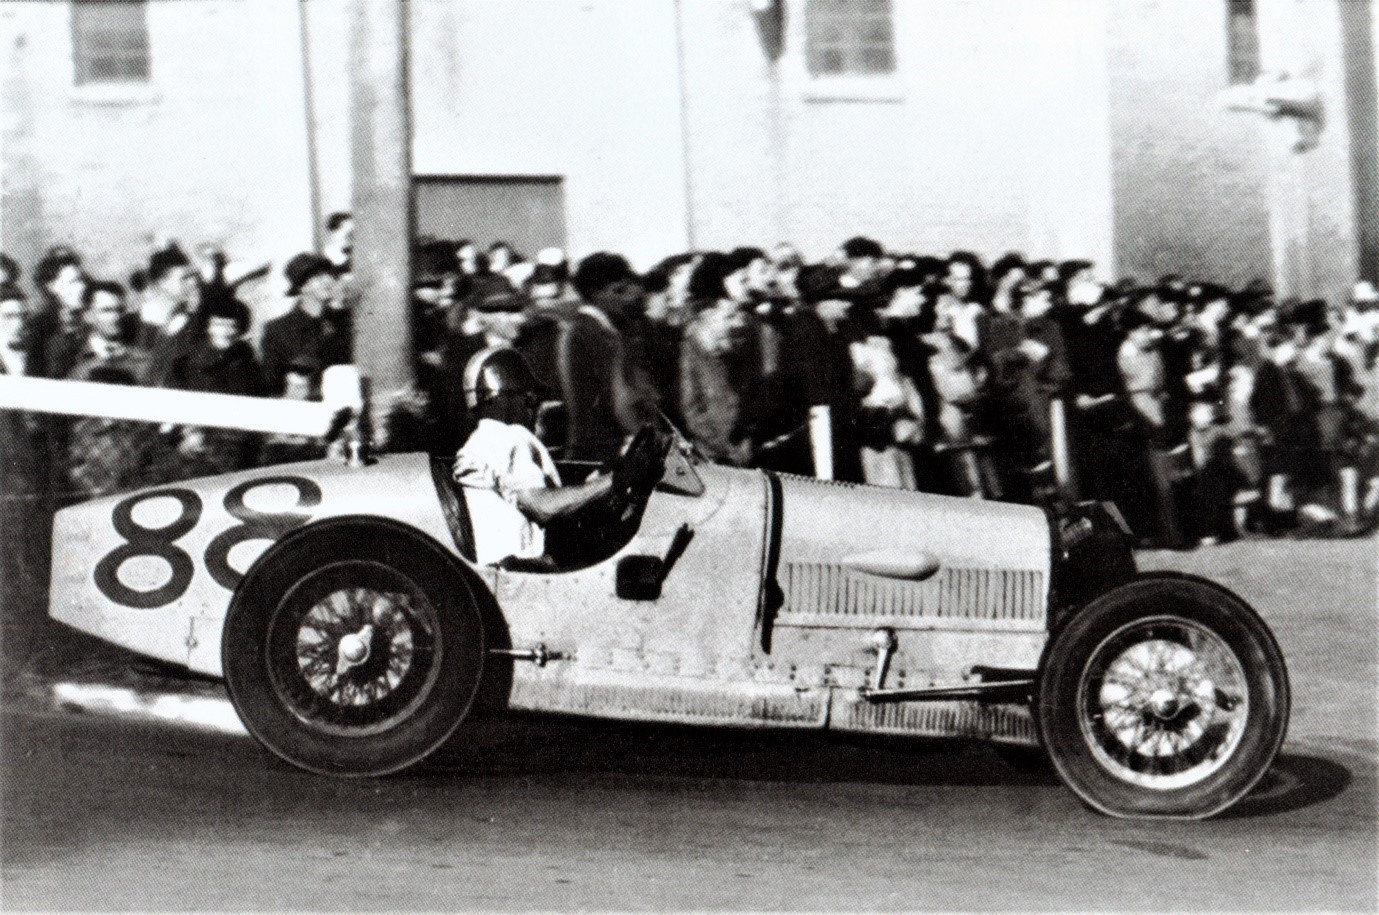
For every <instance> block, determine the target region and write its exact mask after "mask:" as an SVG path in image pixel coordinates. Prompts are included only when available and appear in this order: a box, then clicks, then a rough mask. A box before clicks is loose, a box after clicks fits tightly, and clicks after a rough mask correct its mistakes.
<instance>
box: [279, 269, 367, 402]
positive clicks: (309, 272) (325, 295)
mask: <svg viewBox="0 0 1379 915" xmlns="http://www.w3.org/2000/svg"><path fill="white" fill-rule="evenodd" d="M283 273H284V275H286V277H287V294H288V295H289V296H292V297H295V298H296V300H297V301H296V302H295V304H294V305H293V307H292V310H291V311H289V312H288V313H287V314H285V315H283V316H282V317H280V318H275V319H274V320H272V321H269V322H268V323H267V324H266V325H265V326H264V328H263V337H262V339H261V341H260V344H259V352H260V353H261V354H262V361H263V377H264V382H265V384H266V386H267V390H268V393H270V394H272V395H273V396H278V395H280V394H281V393H282V387H283V372H284V371H285V370H286V368H287V366H288V365H290V364H292V363H293V362H297V361H302V360H308V361H310V362H312V363H314V364H315V365H316V366H317V367H318V369H322V370H323V369H325V368H327V367H329V366H332V365H339V364H341V363H346V362H349V360H350V340H349V337H348V333H347V332H345V331H342V329H341V328H339V327H338V326H336V322H335V321H333V320H332V317H333V315H330V314H327V312H328V310H329V309H330V308H331V305H332V303H333V302H334V299H335V296H336V294H337V292H338V290H337V280H336V277H335V273H334V267H333V265H332V264H331V262H330V261H328V260H326V259H325V258H324V257H322V256H321V255H319V254H298V255H297V256H296V257H294V258H292V260H290V261H288V262H287V267H286V268H285V269H284V270H283Z"/></svg>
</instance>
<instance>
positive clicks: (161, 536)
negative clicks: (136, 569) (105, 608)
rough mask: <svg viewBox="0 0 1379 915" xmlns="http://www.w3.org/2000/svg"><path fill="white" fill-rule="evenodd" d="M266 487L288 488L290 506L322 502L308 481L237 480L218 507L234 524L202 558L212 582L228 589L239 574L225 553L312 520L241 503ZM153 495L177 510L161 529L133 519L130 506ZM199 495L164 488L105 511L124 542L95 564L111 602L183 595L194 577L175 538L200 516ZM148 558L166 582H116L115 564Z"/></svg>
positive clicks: (162, 602) (155, 601)
mask: <svg viewBox="0 0 1379 915" xmlns="http://www.w3.org/2000/svg"><path fill="white" fill-rule="evenodd" d="M266 486H290V487H292V488H293V490H295V492H296V496H297V500H296V503H295V504H294V505H293V506H292V508H294V509H303V508H314V507H315V506H318V505H320V504H321V487H319V486H317V485H316V484H315V483H314V482H312V481H311V480H308V479H305V478H303V477H295V476H271V477H260V478H258V479H255V480H249V481H247V482H245V483H240V484H239V485H238V486H235V487H233V488H232V489H230V490H229V491H228V492H226V493H225V499H224V501H223V503H222V504H223V505H224V507H225V511H226V512H227V513H228V514H229V515H230V517H232V518H234V519H236V520H237V521H239V522H240V523H239V524H236V525H233V526H232V527H229V528H226V529H225V530H223V531H221V532H220V533H219V534H217V535H216V536H215V537H214V538H212V540H211V542H210V543H209V544H207V546H206V552H205V554H204V555H203V556H202V562H203V564H204V565H205V566H206V571H207V572H208V573H209V574H210V576H211V579H212V580H213V581H215V583H216V584H218V585H220V586H221V587H222V588H225V589H226V590H230V591H233V590H234V589H235V588H236V587H237V586H238V585H239V582H240V580H241V579H242V578H243V577H244V576H243V575H242V574H241V573H240V572H238V571H236V570H235V569H234V567H232V566H231V565H230V551H231V550H232V549H234V548H235V547H236V546H238V545H240V544H241V543H245V542H246V541H249V540H278V539H279V538H281V537H282V536H283V535H284V534H286V533H287V532H288V531H291V530H293V529H294V528H297V527H300V526H302V525H303V524H305V523H306V522H308V521H310V520H311V515H309V514H307V513H304V512H300V511H283V512H262V511H258V510H257V509H254V508H250V507H249V506H248V505H247V504H246V498H247V497H248V495H249V493H251V492H253V491H254V490H256V489H260V488H263V487H266ZM154 499H173V500H175V501H176V502H177V503H178V514H177V517H176V518H174V519H173V520H172V521H171V522H169V523H168V524H165V525H163V526H162V527H145V526H144V525H142V524H140V523H139V522H138V520H137V519H136V518H135V517H134V510H135V508H137V507H138V506H139V505H142V504H144V503H145V502H150V501H153V500H154ZM201 514H202V503H201V497H200V496H198V495H197V494H196V493H195V492H192V491H191V490H190V489H182V488H180V487H166V488H163V489H154V490H150V491H148V492H142V493H138V494H136V495H133V496H130V497H129V498H128V499H125V500H123V501H121V502H119V503H118V504H116V506H115V508H114V510H113V511H112V512H111V514H110V522H111V525H112V526H113V527H114V528H115V533H117V534H119V535H120V537H121V538H123V539H124V541H125V542H124V543H122V544H120V545H119V546H117V547H116V548H115V549H113V550H111V551H110V552H109V553H107V554H106V555H105V556H104V557H102V558H101V560H100V561H99V562H98V563H96V569H95V583H96V588H97V589H98V590H99V591H100V592H101V594H103V595H105V596H106V597H107V598H109V599H110V600H112V601H114V602H115V603H117V604H122V605H123V606H126V607H134V608H136V609H139V610H152V609H155V608H157V607H165V606H167V605H168V604H170V603H172V602H174V601H176V600H178V599H179V598H181V597H182V595H184V594H186V593H187V589H188V588H190V587H191V583H192V579H193V577H194V576H195V567H194V563H193V561H192V557H191V556H190V555H189V554H188V553H187V551H186V550H184V549H182V548H181V547H180V546H178V545H177V541H178V540H181V539H182V538H183V537H185V536H187V535H188V534H190V533H191V532H192V530H193V529H195V527H196V525H197V523H198V522H199V521H200V520H201ZM143 556H148V557H154V558H157V559H161V560H162V561H163V562H165V563H167V565H168V569H169V572H170V574H169V576H168V580H167V581H166V582H164V583H163V584H162V585H159V586H158V587H156V588H153V589H151V590H148V591H140V590H138V589H135V588H131V587H129V586H128V585H127V584H125V583H124V582H123V581H121V580H120V568H121V567H122V566H123V565H124V564H125V563H126V562H128V561H129V560H131V559H136V558H139V557H143Z"/></svg>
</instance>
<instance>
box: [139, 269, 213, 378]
mask: <svg viewBox="0 0 1379 915" xmlns="http://www.w3.org/2000/svg"><path fill="white" fill-rule="evenodd" d="M147 278H148V287H147V289H146V290H145V294H144V300H143V304H142V305H141V306H140V309H139V311H140V314H139V318H140V326H139V331H138V333H137V334H136V336H135V340H136V342H137V343H138V344H139V346H141V347H143V348H144V349H146V350H148V352H149V354H150V356H151V359H152V375H151V377H150V379H149V383H151V384H154V385H158V386H164V387H180V386H181V384H182V381H181V373H182V371H183V368H184V366H185V362H186V358H187V354H188V353H189V352H190V351H191V348H192V346H193V345H194V344H195V342H196V340H197V338H198V337H199V335H200V332H201V329H202V328H201V325H200V323H199V317H198V315H197V311H198V309H199V308H200V280H199V279H198V277H197V275H196V271H195V270H194V269H193V268H192V264H191V261H190V260H188V259H187V255H186V254H184V253H182V249H181V248H179V247H177V246H176V245H170V246H168V247H166V248H163V249H162V250H160V251H156V252H154V254H153V256H152V257H150V258H149V262H148V271H147Z"/></svg>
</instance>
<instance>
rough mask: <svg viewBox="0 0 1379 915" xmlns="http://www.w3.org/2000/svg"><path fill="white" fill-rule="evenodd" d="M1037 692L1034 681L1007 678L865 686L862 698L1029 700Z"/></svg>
mask: <svg viewBox="0 0 1379 915" xmlns="http://www.w3.org/2000/svg"><path fill="white" fill-rule="evenodd" d="M1033 692H1034V680H1032V679H1031V680H1004V681H1001V682H999V683H973V684H970V685H967V686H930V687H922V688H919V689H864V690H861V697H862V699H864V700H865V701H867V702H870V703H871V704H873V705H877V704H880V703H883V702H943V701H947V700H952V699H980V700H982V701H985V702H1025V701H1027V700H1028V699H1029V697H1030V695H1031V694H1032V693H1033Z"/></svg>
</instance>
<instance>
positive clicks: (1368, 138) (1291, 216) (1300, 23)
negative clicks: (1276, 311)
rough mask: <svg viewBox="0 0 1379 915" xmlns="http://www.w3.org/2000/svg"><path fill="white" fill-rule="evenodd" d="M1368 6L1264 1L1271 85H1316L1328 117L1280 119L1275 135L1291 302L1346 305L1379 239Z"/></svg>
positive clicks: (1273, 160) (1360, 1) (1279, 251)
mask: <svg viewBox="0 0 1379 915" xmlns="http://www.w3.org/2000/svg"><path fill="white" fill-rule="evenodd" d="M1368 6H1369V0H1329V2H1328V0H1311V2H1306V3H1302V2H1298V0H1258V6H1257V9H1258V15H1259V32H1260V51H1261V64H1262V67H1263V70H1264V73H1265V78H1266V79H1267V78H1270V77H1277V76H1279V75H1286V76H1287V77H1289V78H1292V79H1296V80H1304V81H1307V83H1308V84H1310V86H1313V87H1315V90H1316V93H1315V98H1316V99H1317V100H1318V101H1319V102H1320V111H1321V118H1320V120H1319V121H1317V120H1309V119H1299V118H1294V117H1287V116H1284V117H1276V118H1271V119H1269V120H1268V121H1267V126H1266V130H1265V133H1266V136H1267V141H1268V145H1269V157H1270V171H1271V179H1270V188H1269V191H1270V233H1271V237H1272V248H1273V259H1274V286H1275V288H1276V290H1277V291H1278V293H1279V294H1280V295H1283V296H1297V297H1299V298H1304V299H1306V298H1312V297H1321V298H1327V299H1330V300H1332V301H1335V300H1339V299H1342V298H1344V297H1345V295H1346V294H1347V292H1348V290H1349V287H1350V285H1351V284H1352V283H1353V282H1354V280H1355V278H1356V276H1357V275H1358V274H1359V272H1360V270H1361V268H1362V265H1363V264H1367V263H1370V262H1372V260H1373V258H1374V254H1373V252H1370V253H1366V249H1367V245H1372V244H1373V243H1374V241H1375V240H1376V237H1377V236H1379V233H1376V231H1375V229H1374V226H1373V218H1374V214H1373V213H1372V212H1369V211H1370V210H1371V209H1372V207H1373V205H1374V202H1375V194H1376V188H1375V160H1374V157H1373V155H1372V152H1371V150H1372V149H1373V147H1374V144H1375V142H1376V141H1375V137H1374V135H1373V131H1374V124H1375V118H1374V112H1373V107H1374V106H1373V97H1374V73H1373V68H1374V58H1373V51H1372V39H1371V37H1370V35H1369V34H1368V32H1367V29H1368V28H1369V27H1370V25H1371V22H1372V20H1371V19H1370V17H1368V16H1366V15H1357V14H1358V13H1360V12H1361V11H1362V10H1367V9H1368ZM1366 100H1369V101H1368V108H1369V109H1370V110H1368V111H1367V110H1365V109H1366V107H1367V105H1366ZM1367 238H1368V239H1369V240H1368V241H1366V239H1367Z"/></svg>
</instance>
